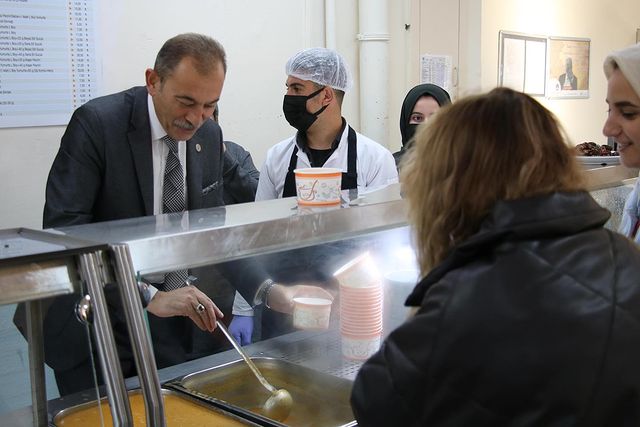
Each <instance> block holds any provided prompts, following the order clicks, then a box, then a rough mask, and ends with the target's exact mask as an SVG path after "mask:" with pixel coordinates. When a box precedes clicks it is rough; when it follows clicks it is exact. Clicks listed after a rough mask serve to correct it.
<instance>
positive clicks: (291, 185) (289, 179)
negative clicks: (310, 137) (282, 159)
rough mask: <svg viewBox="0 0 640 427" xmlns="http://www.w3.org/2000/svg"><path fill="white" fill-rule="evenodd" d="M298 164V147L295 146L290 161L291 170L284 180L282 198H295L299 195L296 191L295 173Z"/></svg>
mask: <svg viewBox="0 0 640 427" xmlns="http://www.w3.org/2000/svg"><path fill="white" fill-rule="evenodd" d="M297 164H298V145H296V144H294V146H293V153H292V154H291V160H289V170H288V171H287V176H286V177H285V178H284V188H283V189H282V197H293V196H296V195H297V191H296V174H295V173H293V171H294V170H295V169H296V166H297Z"/></svg>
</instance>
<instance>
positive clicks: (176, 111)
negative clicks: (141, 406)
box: [43, 34, 226, 395]
mask: <svg viewBox="0 0 640 427" xmlns="http://www.w3.org/2000/svg"><path fill="white" fill-rule="evenodd" d="M225 73H226V57H225V52H224V49H223V47H222V46H221V45H220V44H219V43H218V42H217V41H215V40H213V39H211V38H209V37H207V36H203V35H199V34H182V35H178V36H176V37H174V38H172V39H170V40H168V41H167V42H166V43H165V44H164V46H163V47H162V48H161V50H160V51H159V53H158V56H157V58H156V62H155V65H154V68H153V69H147V70H146V72H145V79H146V87H134V88H131V89H129V90H126V91H124V92H120V93H116V94H112V95H108V96H105V97H101V98H97V99H94V100H92V101H89V102H88V103H86V104H85V105H83V106H81V107H80V108H78V109H77V110H76V111H75V113H74V114H73V117H72V118H71V121H70V122H69V125H68V126H67V129H66V132H65V133H64V135H63V137H62V141H61V144H60V150H59V151H58V154H57V156H56V158H55V160H54V163H53V166H52V167H51V171H50V173H49V179H48V181H47V188H46V203H45V208H44V220H43V225H44V227H45V228H49V227H62V226H69V225H75V224H85V223H91V222H99V221H108V220H116V219H123V218H132V217H139V216H145V215H154V214H161V213H165V212H167V210H166V209H165V208H163V196H162V194H163V193H162V188H163V181H164V180H163V175H164V168H165V164H166V162H168V160H167V159H168V157H167V156H168V152H169V150H170V149H171V148H168V146H167V144H165V142H164V140H163V138H164V137H166V136H169V137H171V138H173V140H174V141H177V151H176V155H177V157H178V159H179V160H180V167H181V168H182V170H183V173H182V181H183V185H184V189H185V190H186V191H184V195H185V198H186V206H185V207H186V208H187V209H189V210H192V209H198V208H203V207H214V206H221V205H222V204H223V201H222V188H223V186H222V171H223V169H224V167H223V163H224V161H225V159H224V154H223V146H222V132H221V130H220V128H219V127H218V125H217V124H216V123H214V122H213V121H212V120H209V119H210V117H211V115H212V113H213V110H214V108H215V106H216V103H217V102H218V99H219V98H220V94H221V92H222V86H223V83H224V79H225ZM151 293H152V297H151V300H150V302H149V305H148V307H147V309H148V312H149V313H150V315H149V321H150V324H151V330H152V339H153V342H154V348H155V350H156V358H157V360H158V366H159V367H163V366H167V365H170V364H173V363H178V362H180V361H184V360H188V359H189V358H190V357H189V353H190V352H191V350H192V347H193V343H192V342H191V341H190V340H189V339H186V338H185V336H190V335H191V334H190V333H189V332H187V331H189V330H190V329H194V328H193V324H195V325H196V326H197V327H198V328H199V329H201V330H202V331H205V332H207V331H208V332H211V331H213V329H215V321H216V318H220V317H222V312H221V311H220V310H219V309H218V307H217V306H216V305H215V304H214V303H213V302H212V301H211V299H210V298H209V297H208V296H207V295H206V294H205V293H203V292H201V291H200V290H199V289H198V288H197V287H196V286H187V287H182V288H179V289H175V290H171V291H167V292H164V291H162V290H157V289H155V288H152V292H151ZM75 299H77V297H74V296H71V297H70V298H67V299H65V298H60V299H58V300H56V302H55V303H54V304H53V305H52V306H51V308H50V309H49V311H48V313H47V315H46V316H47V317H46V319H45V350H46V359H47V362H48V363H49V365H51V367H52V368H53V369H54V371H55V374H56V381H57V383H58V386H59V390H60V393H61V394H63V395H64V394H68V393H70V392H74V391H78V390H81V389H84V388H87V387H90V386H91V385H92V375H91V371H90V369H91V366H90V363H89V358H88V356H89V354H88V351H87V350H86V349H87V347H88V346H87V345H86V344H88V343H87V342H86V338H85V337H84V333H83V330H82V328H81V327H80V326H79V325H78V324H77V322H76V321H75V319H74V318H73V315H72V314H71V313H72V310H71V308H72V306H73V304H74V300H75ZM199 304H202V306H204V311H202V312H199V311H197V310H196V309H197V308H198V305H199ZM183 316H184V317H183ZM115 324H116V325H117V324H118V321H117V319H115ZM122 326H123V325H122ZM154 326H155V327H154ZM176 335H178V336H176ZM116 340H117V341H118V344H119V350H120V355H121V361H123V370H124V374H125V375H127V376H128V375H133V374H135V370H133V363H132V361H131V359H130V353H129V352H130V349H129V346H128V341H127V338H126V336H124V335H123V334H119V331H116ZM185 341H189V342H185ZM176 342H177V345H176ZM76 344H77V345H76Z"/></svg>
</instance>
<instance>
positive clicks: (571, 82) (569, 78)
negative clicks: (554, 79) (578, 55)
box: [558, 57, 578, 90]
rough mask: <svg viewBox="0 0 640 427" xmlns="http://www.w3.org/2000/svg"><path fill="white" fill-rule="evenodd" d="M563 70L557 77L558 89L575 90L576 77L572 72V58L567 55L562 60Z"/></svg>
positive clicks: (576, 87)
mask: <svg viewBox="0 0 640 427" xmlns="http://www.w3.org/2000/svg"><path fill="white" fill-rule="evenodd" d="M564 68H565V72H564V73H562V74H560V76H559V77H558V83H560V89H562V90H577V89H578V78H577V77H576V75H575V74H573V60H572V59H571V58H570V57H567V59H565V62H564Z"/></svg>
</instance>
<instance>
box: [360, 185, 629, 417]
mask: <svg viewBox="0 0 640 427" xmlns="http://www.w3.org/2000/svg"><path fill="white" fill-rule="evenodd" d="M608 217H609V213H608V212H607V211H606V210H604V209H603V208H601V207H600V206H598V205H597V204H596V202H595V201H594V200H593V199H592V198H591V197H590V196H589V195H588V194H587V193H585V192H577V193H556V194H552V195H547V196H543V197H537V198H532V199H522V200H517V201H509V202H500V203H498V204H497V205H496V206H495V208H494V210H493V211H492V213H491V214H490V215H489V216H488V218H487V219H486V220H485V221H484V223H483V226H482V227H481V230H480V231H479V232H478V233H477V234H476V235H474V236H472V237H471V238H469V239H468V240H467V241H465V242H464V243H462V244H461V245H459V246H458V247H457V248H455V249H454V250H453V251H452V252H451V253H450V255H449V256H448V257H447V258H446V260H445V261H444V262H443V263H442V264H440V265H439V266H438V267H437V268H435V269H434V270H433V271H432V272H431V273H430V274H429V275H428V276H427V277H426V278H425V279H424V280H422V281H421V282H420V283H419V284H418V285H417V286H416V288H415V289H414V291H413V293H412V295H410V297H409V298H408V300H407V304H408V305H415V306H419V307H420V309H419V311H418V313H417V315H416V316H415V317H413V318H411V319H410V320H408V321H407V322H405V324H404V325H402V326H401V327H399V328H398V329H396V330H395V331H393V332H392V333H391V334H390V336H389V337H388V338H387V340H386V341H385V342H384V344H383V346H382V347H381V349H380V351H379V352H378V353H377V354H375V355H374V356H373V357H372V358H371V359H370V360H369V361H367V362H366V363H365V364H364V365H363V367H362V369H361V370H360V372H359V374H358V376H357V378H356V381H355V384H354V389H353V394H352V406H353V410H354V413H355V415H356V418H357V419H358V425H360V426H364V427H366V426H391V425H393V426H474V427H475V426H575V425H579V426H622V425H625V426H626V425H629V426H638V425H640V251H639V250H638V249H637V248H636V246H635V245H634V243H632V242H631V241H629V240H627V239H626V238H624V237H623V236H621V235H618V234H616V233H613V232H611V231H609V230H606V229H604V228H603V224H604V223H605V221H606V220H607V218H608Z"/></svg>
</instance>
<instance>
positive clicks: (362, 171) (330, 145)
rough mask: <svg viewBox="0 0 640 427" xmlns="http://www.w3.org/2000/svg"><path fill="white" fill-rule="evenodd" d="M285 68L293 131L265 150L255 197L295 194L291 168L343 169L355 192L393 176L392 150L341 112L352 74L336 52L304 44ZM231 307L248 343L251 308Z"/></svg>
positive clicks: (286, 107)
mask: <svg viewBox="0 0 640 427" xmlns="http://www.w3.org/2000/svg"><path fill="white" fill-rule="evenodd" d="M286 74H287V81H286V86H287V93H286V95H285V96H284V102H283V106H282V109H283V112H284V116H285V118H286V119H287V121H288V122H289V124H290V125H291V126H293V127H294V128H296V129H297V132H296V134H295V135H293V136H292V137H290V138H287V139H285V140H284V141H281V142H279V143H278V144H276V145H274V146H273V147H271V148H270V149H269V151H268V152H267V157H266V160H265V163H264V165H263V166H262V169H261V171H260V180H259V182H258V190H257V192H256V201H258V200H267V199H276V198H279V197H293V196H295V195H296V186H295V175H294V172H293V171H294V170H295V169H297V168H309V167H332V168H338V169H340V170H341V171H342V189H343V190H350V189H356V188H357V190H358V193H359V194H362V193H364V192H369V191H372V190H376V189H378V188H382V187H385V186H387V185H389V184H393V183H396V182H398V173H397V170H396V166H395V161H394V159H393V155H392V154H391V152H390V151H389V150H387V149H386V148H385V147H383V146H382V145H380V144H378V143H377V142H375V141H373V140H371V139H370V138H367V137H366V136H364V135H362V134H360V133H358V132H356V131H354V130H353V128H351V126H349V124H348V123H347V121H346V120H345V119H344V118H343V117H342V101H343V99H344V95H345V92H347V91H348V90H349V88H350V87H351V85H352V79H351V73H350V72H349V69H348V67H347V64H346V62H345V60H344V58H343V57H342V56H341V55H340V54H339V53H338V52H336V51H334V50H331V49H326V48H311V49H305V50H303V51H301V52H298V53H296V54H295V55H293V56H292V57H291V58H290V59H289V61H288V62H287V65H286ZM233 313H234V319H233V321H232V323H231V327H230V329H231V331H232V333H233V334H234V335H235V336H236V338H237V339H239V341H241V342H242V343H243V344H247V343H249V342H250V337H251V332H252V330H253V319H252V317H251V316H252V314H253V313H252V311H251V306H250V305H249V304H245V302H244V301H243V300H241V297H240V295H239V294H236V301H235V304H234V310H233ZM243 317H248V318H243ZM263 325H264V322H263ZM264 329H265V328H263V334H262V335H263V338H265V337H268V335H270V334H268V333H267V334H266V336H265V333H264V332H265V330H264Z"/></svg>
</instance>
